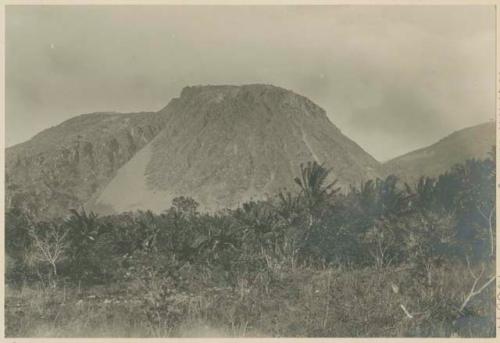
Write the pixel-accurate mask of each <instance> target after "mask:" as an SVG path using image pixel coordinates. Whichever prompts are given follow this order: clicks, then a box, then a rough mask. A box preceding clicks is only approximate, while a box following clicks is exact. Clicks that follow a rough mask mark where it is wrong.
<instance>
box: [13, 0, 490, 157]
mask: <svg viewBox="0 0 500 343" xmlns="http://www.w3.org/2000/svg"><path fill="white" fill-rule="evenodd" d="M6 44H7V47H6V122H7V127H6V129H7V132H6V141H7V142H6V143H7V146H10V145H13V144H16V143H19V142H22V141H25V140H27V139H29V138H30V137H32V136H33V135H34V134H36V133H37V132H39V131H41V130H43V129H45V128H48V127H50V126H54V125H56V124H59V123H60V122H62V121H64V120H66V119H68V118H71V117H73V116H75V115H78V114H82V113H89V112H97V111H120V112H132V111H143V110H144V111H147V110H158V109H160V108H162V107H163V106H165V105H166V104H167V103H168V102H169V100H170V99H171V98H173V97H176V96H178V95H179V93H180V91H181V89H182V88H183V87H184V86H186V85H196V84H245V83H270V84H274V85H277V86H281V87H284V88H288V89H292V90H294V91H295V92H297V93H300V94H302V95H305V96H307V97H309V98H310V99H311V100H313V101H314V102H316V103H317V104H318V105H320V106H321V107H323V108H324V109H325V110H326V111H327V113H328V115H329V117H330V119H331V121H332V122H333V123H334V124H336V125H337V126H338V127H339V128H340V129H341V130H342V132H344V133H345V134H346V135H347V136H349V137H350V138H351V139H353V140H354V141H356V142H357V143H358V144H360V145H361V146H362V147H363V148H364V149H365V150H366V151H368V152H369V153H371V154H372V155H373V156H374V157H375V158H377V159H379V160H386V159H388V158H392V157H395V156H396V155H399V154H402V153H405V152H408V151H410V150H414V149H416V148H420V147H423V146H426V145H429V144H431V143H434V142H435V141H437V140H439V139H440V138H442V137H443V136H445V135H447V134H449V133H451V132H452V131H454V130H457V129H461V128H463V127H467V126H471V125H475V124H479V123H482V122H486V121H488V120H490V119H492V118H494V116H495V12H494V7H493V6H488V7H487V6H474V7H472V6H467V7H464V6H446V7H444V6H443V7H440V6H411V7H410V6H390V7H387V6H384V7H380V6H377V7H375V6H311V7H309V6H286V7H285V6H259V7H235V6H226V7H220V6H216V7H206V6H186V7H180V6H176V7H173V6H121V7H116V6H7V14H6Z"/></svg>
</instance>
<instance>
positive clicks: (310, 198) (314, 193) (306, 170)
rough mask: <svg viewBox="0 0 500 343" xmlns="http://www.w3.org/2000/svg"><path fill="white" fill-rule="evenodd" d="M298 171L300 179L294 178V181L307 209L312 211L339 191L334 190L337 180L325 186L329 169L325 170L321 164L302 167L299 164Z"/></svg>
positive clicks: (337, 189)
mask: <svg viewBox="0 0 500 343" xmlns="http://www.w3.org/2000/svg"><path fill="white" fill-rule="evenodd" d="M300 171H301V177H296V178H295V180H294V181H295V183H296V184H297V185H299V187H300V188H301V194H302V195H303V197H304V199H305V200H306V203H307V206H308V208H309V209H314V208H315V207H316V206H317V205H319V204H321V203H323V202H324V201H326V200H327V199H329V198H331V197H332V196H333V195H334V194H335V193H337V192H338V191H339V190H340V188H334V187H335V185H336V183H337V180H335V181H333V182H332V183H330V184H326V179H327V177H328V175H329V173H330V171H331V169H326V168H325V167H324V166H323V164H321V165H320V164H318V163H317V162H307V165H304V164H303V163H301V164H300Z"/></svg>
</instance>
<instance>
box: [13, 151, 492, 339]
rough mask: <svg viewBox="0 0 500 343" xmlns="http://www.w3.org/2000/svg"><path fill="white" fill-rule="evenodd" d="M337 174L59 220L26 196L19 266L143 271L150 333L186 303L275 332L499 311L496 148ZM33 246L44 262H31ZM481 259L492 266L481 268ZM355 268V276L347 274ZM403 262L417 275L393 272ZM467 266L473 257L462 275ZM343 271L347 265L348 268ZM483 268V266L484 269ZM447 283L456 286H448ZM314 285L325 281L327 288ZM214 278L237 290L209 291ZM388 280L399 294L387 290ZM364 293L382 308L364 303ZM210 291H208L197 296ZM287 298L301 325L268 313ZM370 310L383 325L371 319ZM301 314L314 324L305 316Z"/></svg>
mask: <svg viewBox="0 0 500 343" xmlns="http://www.w3.org/2000/svg"><path fill="white" fill-rule="evenodd" d="M327 180H329V171H328V170H327V169H325V168H324V167H323V166H321V165H318V164H317V163H308V164H306V165H302V166H301V175H300V176H299V177H297V178H296V179H295V182H296V183H297V186H298V189H297V192H295V193H294V192H288V193H283V192H282V193H279V194H277V195H276V197H275V198H273V199H271V200H267V201H253V202H248V203H245V204H243V205H242V206H241V207H239V208H237V209H231V210H224V211H220V212H218V213H212V214H209V213H201V212H199V211H198V204H197V203H196V201H194V200H193V199H190V198H186V197H179V198H176V199H174V201H173V202H172V206H171V207H170V208H169V209H168V210H166V211H164V212H163V213H160V214H155V213H152V212H151V211H137V212H129V213H122V214H118V215H111V216H105V217H98V216H97V215H95V214H94V213H87V212H86V211H85V210H83V209H82V210H80V211H77V210H72V211H71V212H70V214H69V216H68V217H67V218H60V219H55V220H53V221H51V222H46V221H45V222H44V221H37V220H36V219H35V218H36V217H35V215H34V214H33V213H29V212H27V211H25V210H24V209H23V208H17V207H14V208H12V209H10V210H9V211H7V213H6V238H7V239H6V256H7V272H6V280H7V283H8V284H9V285H18V284H20V283H23V282H24V283H28V284H34V282H35V280H39V279H40V276H39V275H45V274H46V273H49V274H47V275H50V278H52V280H54V279H55V278H56V276H57V279H58V281H59V282H58V286H59V285H60V284H61V283H63V284H67V285H72V287H76V286H78V287H81V286H82V285H83V286H84V287H85V288H89V289H90V288H92V287H98V286H100V285H104V286H109V285H113V284H127V285H129V286H130V285H133V287H132V289H133V292H135V293H136V294H142V296H141V297H140V301H139V303H138V305H137V306H139V312H140V313H142V315H143V316H142V320H144V321H146V322H147V323H148V327H149V328H150V330H151V331H150V334H152V335H160V336H161V335H167V336H170V335H175V334H176V332H177V333H178V330H179V328H180V326H181V325H182V323H183V322H184V320H185V318H187V317H186V316H188V317H189V316H192V318H191V317H190V318H191V319H192V320H202V321H206V320H208V317H209V316H208V314H207V313H211V312H210V311H214V312H213V313H214V318H213V319H214V320H215V319H217V320H219V321H222V322H224V323H228V322H229V323H231V330H236V329H235V328H239V329H238V330H240V329H242V328H244V330H246V329H247V328H248V325H249V324H248V323H249V322H251V323H252V325H254V326H255V325H257V326H259V327H261V328H265V331H266V332H267V333H269V334H273V335H306V336H311V335H313V336H326V335H340V334H345V335H353V336H359V335H385V334H384V332H383V331H380V330H379V328H382V327H384V326H385V327H386V328H387V325H389V323H394V322H398V321H401V320H402V318H403V319H404V320H407V321H408V322H405V323H406V324H404V325H402V326H400V327H398V329H397V330H396V329H394V330H393V329H391V330H392V331H390V332H391V335H398V334H404V335H438V336H439V335H449V334H451V333H453V332H455V331H457V330H455V329H453V323H455V322H457V321H460V320H463V318H464V315H466V316H474V315H477V316H484V313H485V312H488V311H490V309H489V307H488V306H489V305H488V304H490V303H493V304H494V298H491V299H490V298H487V299H489V300H488V301H489V302H488V301H486V300H481V304H482V305H481V306H479V305H478V302H477V301H478V300H477V299H482V297H483V296H485V295H484V294H489V293H488V292H489V290H490V288H488V286H489V283H487V282H490V281H489V280H491V277H490V276H489V274H488V273H486V272H485V271H491V270H494V268H493V267H492V266H493V264H494V255H495V249H494V244H493V242H494V239H495V163H494V161H493V160H492V159H485V160H469V161H467V162H466V163H464V164H462V165H457V166H455V167H454V168H453V169H451V170H450V171H448V172H447V173H445V174H443V175H440V176H439V177H437V178H428V177H422V178H421V179H420V180H419V181H418V182H417V183H416V184H414V185H409V184H402V183H401V182H399V180H398V179H397V178H396V177H395V176H388V177H387V178H385V179H376V180H370V181H367V182H364V183H363V184H361V185H359V186H358V187H355V186H351V187H350V188H348V189H347V190H343V191H341V190H340V188H336V182H335V181H331V182H328V181H327ZM44 252H45V253H44ZM46 252H49V254H48V255H47V254H46ZM29 256H32V257H35V258H36V259H37V260H38V262H40V263H38V264H30V263H28V262H29V258H27V257H29ZM478 266H483V267H481V268H482V269H481V270H482V271H481V273H479V272H473V270H474V268H476V269H477V268H479V267H478ZM485 266H488V267H487V268H486V267H485ZM47 268H48V269H47ZM342 270H345V271H348V274H347V275H349V276H345V277H344V278H343V277H342V276H341V273H340V271H342ZM389 270H390V271H391V272H390V273H391V274H387V273H388V271H389ZM398 270H402V271H404V275H405V278H404V279H397V278H396V279H397V280H396V279H395V278H393V277H392V276H390V275H393V273H396V274H397V271H398ZM453 270H454V272H457V270H460V273H462V280H460V279H459V278H458V277H455V276H452V274H451V273H454V272H453ZM327 271H328V273H330V274H323V273H327ZM332 271H339V273H340V274H335V275H336V276H335V277H336V278H340V281H335V280H336V279H335V278H334V277H333V276H332V274H331V273H333V272H332ZM462 271H469V272H468V273H466V272H462ZM44 273H45V274H44ZM335 273H336V272H335ZM325 275H326V276H325ZM470 275H474V276H476V275H480V277H478V278H476V279H478V280H480V281H474V280H475V279H474V278H472V279H471V278H470ZM312 276H314V277H317V278H319V279H321V281H318V282H319V284H318V285H317V286H312V285H316V284H315V282H316V281H313V282H312V284H310V282H309V281H311V280H309V279H308V278H310V277H312ZM467 277H468V279H467V280H471V284H472V283H474V282H475V283H474V284H473V286H468V287H472V291H470V290H468V289H462V288H463V287H462V286H460V287H458V284H453V282H458V283H461V282H462V281H464V280H463V278H467ZM348 278H350V279H349V280H348ZM363 282H369V284H363V285H364V286H361V284H362V283H363ZM394 283H396V284H397V285H396V286H394V287H392V286H391V285H393V284H394ZM445 285H447V286H446V287H450V288H453V287H455V288H456V290H455V291H453V292H452V294H446V293H445V291H444V289H445V288H443V287H445ZM482 285H485V287H484V288H483V287H482ZM308 287H313V288H314V287H319V289H321V290H320V292H323V293H321V294H322V297H323V298H317V297H316V295H315V294H316V293H315V292H316V291H315V290H314V289H312V288H311V289H309V288H308ZM335 287H337V288H335ZM363 287H365V288H366V289H365V288H363ZM391 287H392V288H391ZM457 287H458V288H457ZM466 288H467V287H466ZM214 289H215V290H222V289H225V290H230V291H229V292H225V293H223V292H222V293H218V291H215V293H214V294H212V293H210V294H207V293H206V292H208V291H209V290H214ZM391 289H392V290H391ZM479 290H480V291H479ZM356 292H359V294H358V293H356ZM388 292H389V293H388ZM390 292H393V296H392V297H390V294H391V293H390ZM457 292H458V293H457ZM351 293H352V294H351ZM379 293H380V294H381V296H383V297H384V299H385V300H384V301H386V303H383V304H382V303H378V302H377V301H378V300H377V299H376V298H374V294H379ZM351 296H352V298H349V297H351ZM359 296H361V297H362V299H363V300H360V301H366V306H373V308H364V307H363V306H364V304H362V303H361V302H360V303H350V302H352V301H354V300H349V299H353V298H356V297H359ZM297 297H298V298H297ZM464 298H468V301H467V302H465V303H464V302H463V299H464ZM196 299H197V300H196ZM200 299H203V301H206V303H203V306H202V305H201V303H197V304H198V305H197V306H198V307H196V308H193V307H192V306H194V305H193V302H197V301H201V300H200ZM297 299H298V300H297ZM418 299H420V300H418ZM265 301H267V302H268V303H269V304H271V305H269V306H270V307H268V305H266V304H265ZM215 303H220V304H221V305H220V306H221V308H214V306H215V305H214V304H215ZM285 304H288V305H286V306H292V307H293V309H294V311H299V312H301V313H304V316H303V317H300V318H299V317H297V318H295V317H293V316H291V317H290V318H289V320H288V321H287V319H285V318H284V316H285V315H284V314H283V313H281V312H279V311H278V312H277V313H275V315H276V316H277V317H278V318H280V319H279V320H278V322H279V321H280V320H281V321H283V322H282V323H285V322H289V326H288V327H282V326H280V325H282V323H281V324H280V325H279V324H278V323H277V322H276V320H277V319H276V318H274V319H273V318H270V317H266V314H268V313H274V312H273V311H275V308H281V307H282V306H285ZM330 304H331V305H330ZM377 304H378V305H377ZM272 306H274V308H273V307H272ZM325 306H326V307H325ZM353 306H354V307H353ZM377 306H378V307H377ZM461 307H463V308H461ZM350 308H356V311H359V313H358V312H356V315H359V316H365V317H366V316H369V317H367V319H366V322H360V320H359V319H356V318H354V317H353V316H354V313H352V316H351V315H350V311H351V310H350ZM193 311H194V312H193ZM376 311H378V312H377V313H376ZM193 313H196V315H195V316H194V315H192V314H193ZM287 313H288V312H287ZM488 313H489V312H488ZM217 316H218V317H217ZM321 316H323V317H321ZM320 317H321V318H322V320H319V321H318V320H317V318H320ZM263 318H267V319H263ZM313 318H316V319H313ZM370 318H371V319H370ZM265 320H269V321H274V322H275V323H276V325H275V326H274V327H272V326H270V324H269V323H267V322H264V321H265ZM369 320H372V324H373V323H375V321H379V322H378V323H379V327H378V328H377V327H371V329H367V331H365V332H364V333H363V332H362V331H360V330H361V328H362V327H364V326H365V325H366V324H367V323H368V321H369ZM433 321H439V322H440V323H444V324H443V325H444V326H442V327H440V328H437V327H435V326H433V324H430V323H432V322H433ZM349 323H352V325H351V324H349ZM354 324H356V325H354ZM300 326H302V327H304V330H303V331H300V330H298V329H294V327H295V328H298V327H300ZM226 329H227V328H226ZM226 329H225V330H226ZM176 330H177V331H176ZM388 330H389V329H388ZM481 330H483V331H481ZM481 330H479V331H475V332H478V334H479V335H481V334H483V333H484V332H485V331H484V329H481ZM488 330H489V329H488ZM459 331H460V330H459ZM471 332H472V331H471ZM488 332H490V331H488ZM460 334H462V333H461V332H460ZM488 334H489V333H488Z"/></svg>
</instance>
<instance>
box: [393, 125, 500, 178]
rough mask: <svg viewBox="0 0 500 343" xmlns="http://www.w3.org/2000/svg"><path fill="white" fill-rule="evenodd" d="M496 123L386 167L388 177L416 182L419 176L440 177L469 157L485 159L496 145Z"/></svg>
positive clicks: (467, 131)
mask: <svg viewBox="0 0 500 343" xmlns="http://www.w3.org/2000/svg"><path fill="white" fill-rule="evenodd" d="M495 141H496V138H495V123H492V122H489V123H484V124H480V125H477V126H473V127H469V128H466V129H463V130H460V131H457V132H454V133H452V134H451V135H449V136H447V137H445V138H443V139H441V140H440V141H439V142H437V143H435V144H433V145H431V146H429V147H426V148H423V149H419V150H416V151H413V152H410V153H408V154H405V155H403V156H400V157H397V158H395V159H392V160H390V161H388V162H386V163H384V164H383V167H384V170H385V173H386V174H395V175H397V176H399V177H401V178H402V179H403V180H405V181H409V182H414V181H416V180H417V179H418V178H419V177H420V176H438V175H439V174H442V173H444V172H445V171H447V170H448V169H450V168H451V167H452V166H453V165H455V164H457V163H461V162H464V161H466V160H467V159H470V158H486V157H488V153H490V152H491V150H492V147H493V146H494V145H495Z"/></svg>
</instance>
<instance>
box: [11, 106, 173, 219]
mask: <svg viewBox="0 0 500 343" xmlns="http://www.w3.org/2000/svg"><path fill="white" fill-rule="evenodd" d="M163 121H164V120H163V118H162V116H161V114H159V113H147V112H144V113H130V114H119V113H91V114H84V115H80V116H78V117H75V118H72V119H70V120H67V121H65V122H63V123H62V124H60V125H58V126H55V127H52V128H49V129H47V130H44V131H42V132H41V133H39V134H37V135H36V136H34V137H33V138H32V139H30V140H29V141H27V142H24V143H22V144H18V145H15V146H13V147H10V148H7V149H6V190H7V192H6V204H7V207H14V206H17V207H22V208H25V209H26V210H29V211H31V212H34V213H36V215H37V216H40V217H42V218H47V217H53V216H59V215H65V214H66V213H67V211H68V209H70V208H78V207H79V206H81V205H82V204H83V203H84V202H86V201H88V200H89V199H90V198H91V196H92V195H93V194H95V193H96V192H98V191H99V190H100V189H101V188H102V187H103V186H104V185H105V184H107V182H108V181H109V180H110V179H111V178H112V177H113V176H114V174H115V172H116V170H118V169H119V168H120V167H121V166H122V165H123V164H124V163H125V162H127V161H128V160H129V159H130V158H131V157H132V156H133V155H134V154H135V153H136V152H137V151H138V150H139V149H140V148H142V147H143V146H144V145H145V144H147V143H148V142H149V141H150V140H151V139H152V138H154V137H155V136H156V134H157V133H158V132H159V131H160V130H161V129H162V127H163Z"/></svg>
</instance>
